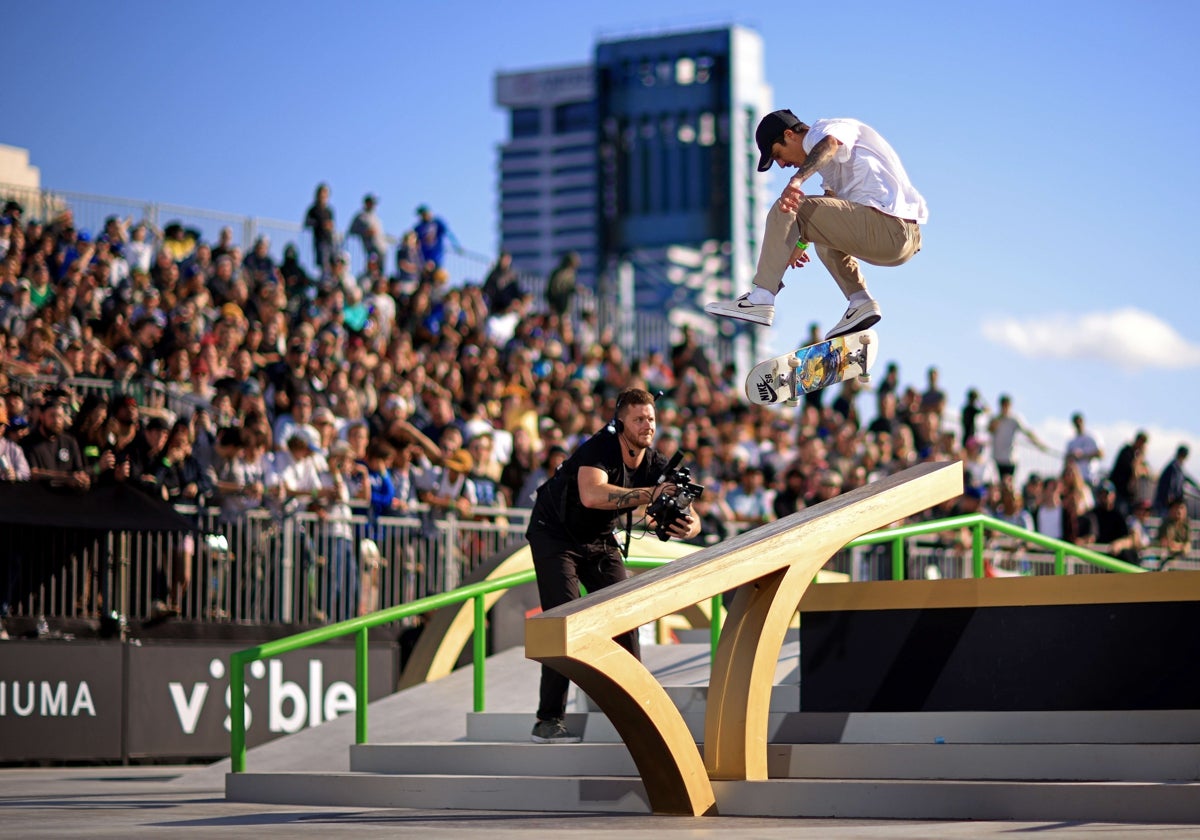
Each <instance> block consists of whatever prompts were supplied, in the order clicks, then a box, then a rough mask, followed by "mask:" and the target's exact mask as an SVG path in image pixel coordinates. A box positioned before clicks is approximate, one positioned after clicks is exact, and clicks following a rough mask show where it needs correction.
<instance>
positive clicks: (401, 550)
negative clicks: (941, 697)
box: [0, 506, 1200, 625]
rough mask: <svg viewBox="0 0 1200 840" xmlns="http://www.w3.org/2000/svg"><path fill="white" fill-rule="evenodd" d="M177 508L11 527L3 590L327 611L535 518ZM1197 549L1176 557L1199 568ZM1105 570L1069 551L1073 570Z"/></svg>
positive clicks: (939, 570)
mask: <svg viewBox="0 0 1200 840" xmlns="http://www.w3.org/2000/svg"><path fill="white" fill-rule="evenodd" d="M178 510H179V512H180V513H181V514H183V515H185V516H187V517H189V518H191V519H192V521H194V522H195V524H196V531H195V532H194V533H190V534H189V533H170V532H168V533H159V534H147V533H128V532H114V533H107V534H99V535H97V534H95V533H86V534H80V533H78V532H74V531H72V530H71V529H69V528H66V527H64V528H62V529H61V530H57V531H54V532H53V533H52V534H50V535H49V536H48V537H47V538H46V539H45V540H44V541H42V542H41V543H40V544H39V546H38V548H37V556H36V557H20V556H17V553H16V552H15V550H14V546H15V545H17V544H18V543H19V541H18V540H16V539H15V538H14V537H13V536H12V532H11V531H10V532H8V534H9V536H8V537H7V539H6V537H5V534H6V532H5V531H3V530H0V558H2V561H0V570H3V577H0V587H3V588H2V589H0V593H7V598H6V599H3V600H7V603H8V606H9V609H10V610H11V613H12V614H13V615H17V616H27V617H39V616H45V617H47V618H48V619H50V618H68V619H69V618H88V617H94V616H97V615H107V614H111V613H114V612H115V613H119V614H120V615H121V616H124V617H126V618H127V619H129V620H135V621H141V620H146V619H151V618H154V617H155V616H157V615H160V614H161V613H162V611H163V607H164V606H165V605H168V604H170V605H171V606H172V607H173V608H174V609H173V610H172V612H173V613H177V614H178V615H179V616H180V617H181V618H183V619H186V620H189V621H196V622H205V623H227V622H249V623H256V624H282V625H292V624H295V625H312V624H321V623H325V622H329V621H337V620H341V619H345V618H350V617H353V616H356V615H365V614H367V613H370V612H374V611H376V610H380V609H384V608H387V607H392V606H396V605H398V604H403V603H408V602H411V601H414V600H416V599H418V598H423V597H425V596H427V595H433V594H437V593H440V592H446V591H449V590H452V589H455V588H457V587H458V586H460V585H461V584H462V582H463V581H464V580H465V579H466V578H467V576H468V575H470V574H471V572H472V571H473V570H475V569H476V568H478V567H479V566H480V565H481V564H483V563H485V562H487V561H488V560H489V559H491V558H494V557H496V556H498V555H501V554H507V553H508V552H511V551H512V550H514V549H515V548H516V547H517V546H519V545H521V543H522V541H523V538H524V537H523V535H524V531H525V528H526V525H527V524H528V517H529V511H528V510H527V509H497V508H479V509H477V511H476V516H475V517H474V518H471V519H432V518H430V517H429V516H428V514H427V511H426V510H424V509H421V508H420V506H419V509H418V510H416V511H414V512H412V513H411V514H407V515H404V516H385V517H379V518H378V519H377V520H373V521H372V520H370V519H369V518H368V517H367V516H365V515H363V514H355V515H354V516H353V517H351V518H350V519H349V520H339V519H334V518H321V517H319V516H318V515H316V514H312V513H307V512H301V513H296V514H293V515H289V516H283V517H280V516H273V515H272V514H271V513H269V512H267V511H264V510H256V511H251V512H250V513H248V514H246V515H245V516H241V517H238V518H236V519H232V520H231V519H225V518H222V516H221V514H220V511H219V510H217V509H216V508H207V507H205V508H195V507H180V508H179V509H178ZM66 520H67V517H65V516H64V523H65V521H66ZM364 540H371V543H364ZM20 544H27V543H20ZM372 545H373V546H374V548H377V552H376V551H375V550H373V548H372ZM984 557H985V559H986V561H987V564H988V566H989V568H990V569H991V571H992V573H995V574H999V575H1006V574H1007V575H1050V574H1054V562H1055V557H1054V554H1053V553H1052V552H1047V551H1045V550H1041V549H1039V548H1038V547H1036V546H1032V545H1026V544H1024V543H1020V542H1017V541H1014V540H1012V539H1009V538H1004V537H1002V536H998V537H989V539H988V542H987V544H986V546H985V549H984ZM1190 558H1191V559H1189V560H1181V561H1176V562H1175V564H1174V565H1173V568H1187V569H1200V560H1197V559H1196V556H1195V555H1190ZM971 563H972V556H971V549H970V547H969V546H967V547H965V548H963V547H960V546H956V545H954V544H953V543H952V542H951V541H949V540H946V541H941V540H939V539H937V538H936V537H930V536H927V537H922V538H910V539H908V540H906V542H905V576H906V577H907V578H909V579H939V578H964V577H970V576H971V574H972V571H971V570H972V565H971ZM826 568H827V569H829V570H831V571H837V572H841V573H844V574H846V575H848V576H849V578H850V579H851V580H854V581H862V580H890V579H891V577H892V552H891V548H890V546H889V545H887V544H883V545H874V546H857V547H854V548H850V549H846V550H843V551H841V552H839V553H838V554H837V555H835V556H834V557H833V558H832V559H831V560H830V561H829V563H828V564H827V565H826ZM1102 571H1103V570H1101V569H1098V568H1096V567H1094V566H1092V565H1090V564H1088V563H1086V562H1084V561H1081V560H1077V559H1074V558H1067V568H1066V572H1067V573H1068V574H1091V573H1097V572H1102Z"/></svg>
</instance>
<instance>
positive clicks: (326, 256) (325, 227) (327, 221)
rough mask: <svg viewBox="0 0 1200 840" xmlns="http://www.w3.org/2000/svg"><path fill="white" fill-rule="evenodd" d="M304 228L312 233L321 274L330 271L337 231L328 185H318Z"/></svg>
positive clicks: (315, 258)
mask: <svg viewBox="0 0 1200 840" xmlns="http://www.w3.org/2000/svg"><path fill="white" fill-rule="evenodd" d="M304 226H305V227H306V228H308V229H310V230H311V231H312V241H313V261H314V262H315V263H316V265H317V268H318V270H320V271H321V272H327V271H329V269H330V265H331V262H332V257H333V249H334V239H335V238H336V234H337V231H336V228H335V227H334V223H333V208H332V207H330V206H329V185H328V184H324V183H321V184H317V189H316V192H315V194H314V195H313V203H312V204H311V205H310V206H309V208H308V211H307V212H306V213H305V214H304Z"/></svg>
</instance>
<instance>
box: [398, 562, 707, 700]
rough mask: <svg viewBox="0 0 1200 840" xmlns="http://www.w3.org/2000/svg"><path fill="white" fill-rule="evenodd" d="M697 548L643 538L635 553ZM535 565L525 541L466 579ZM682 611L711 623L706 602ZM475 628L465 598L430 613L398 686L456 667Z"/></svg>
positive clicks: (487, 602) (696, 621)
mask: <svg viewBox="0 0 1200 840" xmlns="http://www.w3.org/2000/svg"><path fill="white" fill-rule="evenodd" d="M697 550H698V549H697V548H696V546H694V545H688V544H686V543H678V542H674V541H671V542H662V541H661V540H642V541H641V542H640V543H639V544H638V546H637V549H636V551H635V552H634V553H635V554H636V555H637V556H639V557H661V558H663V559H666V560H677V559H679V558H680V557H686V556H687V555H689V554H692V553H694V552H696V551H697ZM532 568H533V557H532V556H531V555H530V553H529V546H528V545H522V546H521V547H520V548H518V549H517V550H515V551H513V552H512V553H511V554H509V555H508V556H507V557H501V559H499V560H496V561H493V562H492V564H491V565H490V568H487V569H486V570H476V571H475V572H473V573H472V574H471V576H470V577H469V578H468V579H467V581H466V582H467V583H475V582H477V581H481V580H491V579H493V578H498V577H503V576H504V575H509V574H513V573H515V572H523V571H526V570H530V569H532ZM506 594H507V592H503V591H502V592H492V593H490V594H488V595H485V596H483V608H484V610H490V609H491V608H492V607H493V606H495V604H496V602H497V601H499V600H500V599H501V598H502V597H504V596H505V595H506ZM681 612H682V613H683V615H684V618H685V619H686V620H687V621H688V623H689V624H691V626H692V627H708V626H709V624H708V622H709V616H708V605H707V604H698V605H695V604H694V605H689V606H688V607H687V608H686V609H684V610H682V611H681ZM474 628H475V607H474V605H473V604H472V603H471V602H470V601H464V602H463V603H461V604H459V605H457V606H455V607H445V608H443V609H440V610H438V611H437V612H435V613H434V614H433V615H432V616H431V618H430V622H429V624H428V625H427V626H426V627H425V629H424V630H423V631H422V632H421V635H420V637H418V639H417V643H416V645H414V646H413V650H412V653H411V654H410V655H409V658H408V662H407V663H406V664H405V666H404V671H403V672H401V674H400V680H399V683H398V685H397V689H404V688H410V687H411V686H414V685H420V684H421V683H424V682H431V681H433V680H440V679H441V678H442V677H444V676H446V675H447V674H449V673H450V672H451V671H453V670H454V668H455V666H456V665H457V664H458V660H459V657H461V656H462V652H463V651H464V650H466V649H467V647H468V645H470V644H471V634H472V633H473V632H474ZM533 699H536V697H534V698H533ZM531 702H532V700H531Z"/></svg>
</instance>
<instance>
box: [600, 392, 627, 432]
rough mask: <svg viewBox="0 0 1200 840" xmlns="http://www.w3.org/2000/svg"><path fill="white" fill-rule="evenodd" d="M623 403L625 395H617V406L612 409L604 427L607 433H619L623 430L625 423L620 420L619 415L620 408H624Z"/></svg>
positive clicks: (624, 403) (624, 402)
mask: <svg viewBox="0 0 1200 840" xmlns="http://www.w3.org/2000/svg"><path fill="white" fill-rule="evenodd" d="M625 405H626V400H625V395H624V394H622V395H621V396H619V397H617V407H616V408H614V409H613V416H612V419H611V420H609V421H608V425H607V426H605V427H604V428H605V429H606V430H607V431H608V433H609V434H611V435H619V434H621V432H623V431H625V424H624V423H622V422H621V418H620V416H619V415H620V414H621V409H622V408H624V407H625Z"/></svg>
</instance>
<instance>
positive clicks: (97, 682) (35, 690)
mask: <svg viewBox="0 0 1200 840" xmlns="http://www.w3.org/2000/svg"><path fill="white" fill-rule="evenodd" d="M121 648H122V646H121V645H120V644H114V643H111V642H108V643H106V642H84V641H78V642H57V641H43V642H29V643H24V642H5V643H3V644H0V760H13V761H21V760H39V759H45V760H63V761H67V760H86V759H119V758H121V720H122V713H121V684H122V679H121V678H122V672H123V667H122V663H121V657H122V652H121Z"/></svg>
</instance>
